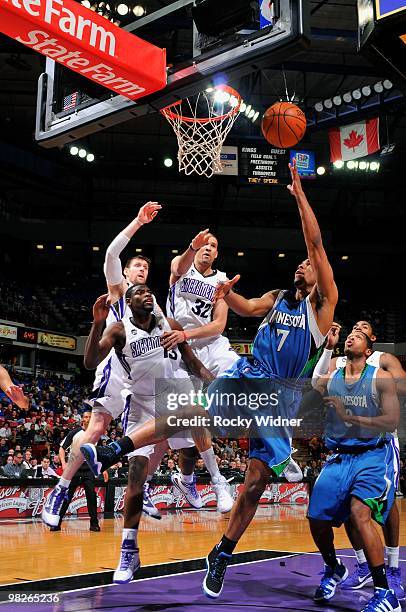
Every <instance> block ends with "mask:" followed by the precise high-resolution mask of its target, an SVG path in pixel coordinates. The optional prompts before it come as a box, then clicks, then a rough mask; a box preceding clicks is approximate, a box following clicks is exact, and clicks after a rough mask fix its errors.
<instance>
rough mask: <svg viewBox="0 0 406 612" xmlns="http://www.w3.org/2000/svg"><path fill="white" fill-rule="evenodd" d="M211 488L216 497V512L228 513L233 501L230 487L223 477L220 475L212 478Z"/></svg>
mask: <svg viewBox="0 0 406 612" xmlns="http://www.w3.org/2000/svg"><path fill="white" fill-rule="evenodd" d="M211 482H212V485H211V486H212V488H213V491H214V492H215V494H216V497H217V510H218V511H219V512H230V510H231V508H232V507H233V504H234V500H233V498H232V497H231V494H230V485H229V484H228V481H227V480H226V478H224V476H222V475H220V476H218V477H217V478H213V480H212V481H211Z"/></svg>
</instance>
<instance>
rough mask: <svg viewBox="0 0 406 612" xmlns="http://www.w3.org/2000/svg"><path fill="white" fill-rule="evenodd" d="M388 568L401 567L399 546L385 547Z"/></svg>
mask: <svg viewBox="0 0 406 612" xmlns="http://www.w3.org/2000/svg"><path fill="white" fill-rule="evenodd" d="M385 552H386V556H387V557H388V567H396V568H397V567H399V546H385Z"/></svg>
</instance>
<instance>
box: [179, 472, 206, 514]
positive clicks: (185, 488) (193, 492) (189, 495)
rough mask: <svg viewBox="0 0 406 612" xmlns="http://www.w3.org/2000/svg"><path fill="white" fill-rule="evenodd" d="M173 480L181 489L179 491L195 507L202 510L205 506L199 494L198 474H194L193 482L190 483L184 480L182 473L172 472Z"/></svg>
mask: <svg viewBox="0 0 406 612" xmlns="http://www.w3.org/2000/svg"><path fill="white" fill-rule="evenodd" d="M171 481H172V484H173V486H174V487H176V488H177V489H179V491H180V492H181V493H182V495H184V496H185V497H186V499H187V501H188V502H189V504H190V505H191V506H193V508H196V509H197V510H200V508H201V507H202V506H203V501H202V498H201V497H200V495H199V492H198V490H197V489H196V476H195V475H193V482H191V483H190V484H189V483H188V482H183V480H182V474H177V473H176V472H175V474H172V476H171Z"/></svg>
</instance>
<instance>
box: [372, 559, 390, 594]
mask: <svg viewBox="0 0 406 612" xmlns="http://www.w3.org/2000/svg"><path fill="white" fill-rule="evenodd" d="M370 570H371V575H372V580H373V581H374V587H375V588H376V589H385V590H388V589H389V586H388V579H387V577H386V570H385V565H377V566H376V567H371V568H370Z"/></svg>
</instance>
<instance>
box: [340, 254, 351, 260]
mask: <svg viewBox="0 0 406 612" xmlns="http://www.w3.org/2000/svg"><path fill="white" fill-rule="evenodd" d="M341 259H342V261H347V260H348V259H349V257H348V255H342V256H341Z"/></svg>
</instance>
